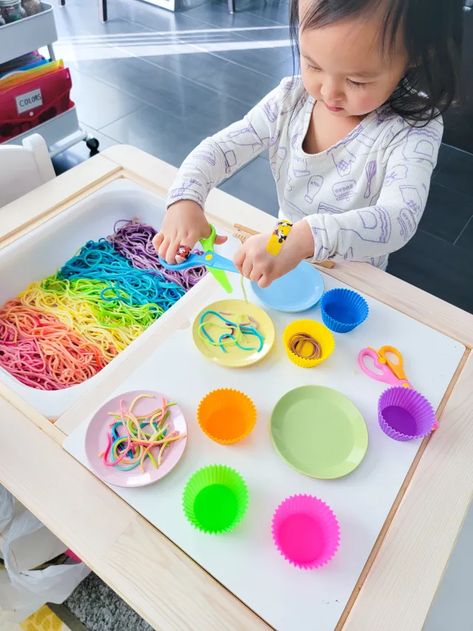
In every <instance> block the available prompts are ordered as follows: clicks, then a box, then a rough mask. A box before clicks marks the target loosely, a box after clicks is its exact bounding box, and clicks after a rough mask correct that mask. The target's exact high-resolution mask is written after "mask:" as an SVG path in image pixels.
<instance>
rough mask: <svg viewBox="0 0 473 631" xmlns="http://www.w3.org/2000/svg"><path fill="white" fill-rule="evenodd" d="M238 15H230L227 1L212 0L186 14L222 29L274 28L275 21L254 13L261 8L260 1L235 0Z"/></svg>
mask: <svg viewBox="0 0 473 631" xmlns="http://www.w3.org/2000/svg"><path fill="white" fill-rule="evenodd" d="M235 4H236V13H234V14H233V15H231V14H230V13H228V9H227V2H226V1H225V0H210V2H205V3H203V4H201V5H199V6H198V7H196V8H194V9H190V10H189V11H187V12H186V15H187V16H190V17H193V18H197V19H198V20H202V21H204V22H207V23H208V24H213V25H214V26H220V27H227V28H232V27H245V26H250V27H253V26H274V25H275V24H276V22H274V21H273V20H270V19H267V18H263V17H260V16H259V15H257V14H256V13H252V11H253V9H255V8H256V10H258V8H259V7H260V6H261V1H260V0H235Z"/></svg>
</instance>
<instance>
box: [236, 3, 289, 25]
mask: <svg viewBox="0 0 473 631" xmlns="http://www.w3.org/2000/svg"><path fill="white" fill-rule="evenodd" d="M236 3H237V6H238V0H236ZM258 4H259V6H251V5H250V11H251V13H254V14H255V15H258V16H259V17H262V18H265V19H266V20H272V21H273V22H278V23H279V24H289V3H288V2H284V0H264V1H263V2H260V3H258Z"/></svg>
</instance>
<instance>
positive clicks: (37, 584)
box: [0, 487, 90, 609]
mask: <svg viewBox="0 0 473 631" xmlns="http://www.w3.org/2000/svg"><path fill="white" fill-rule="evenodd" d="M0 490H1V492H2V494H1V497H2V499H3V500H4V502H5V503H4V505H3V510H2V505H1V504H0V518H2V521H3V522H4V523H7V522H6V517H7V512H8V510H9V509H8V510H7V508H6V506H7V500H6V498H5V495H4V491H5V489H3V488H2V487H0ZM13 503H14V500H13ZM41 529H44V530H45V531H46V532H48V531H47V530H46V528H45V526H43V524H42V523H41V522H40V521H39V520H38V519H37V518H36V517H35V516H34V515H33V514H32V513H30V512H29V511H27V510H24V511H23V512H20V513H18V514H14V515H13V517H11V513H10V521H9V524H8V525H7V526H5V525H4V527H3V530H0V534H1V537H0V556H1V557H3V559H4V563H5V570H6V573H7V576H8V579H9V583H10V585H11V588H12V589H11V590H8V591H7V590H0V607H1V608H3V609H20V608H25V607H30V606H31V607H40V606H41V605H42V604H44V603H45V602H53V603H62V602H63V601H64V600H65V599H66V598H67V597H68V596H69V595H70V594H71V593H72V592H73V590H74V589H75V588H76V587H77V585H78V584H79V583H80V582H81V581H82V580H83V579H84V578H85V577H86V576H87V574H89V572H90V570H89V568H88V567H86V566H85V565H84V564H83V563H65V564H63V565H50V566H49V567H47V568H45V569H42V570H25V569H24V568H22V567H21V566H20V565H19V564H18V560H17V558H16V555H15V554H14V551H13V547H14V545H15V542H17V541H18V540H19V539H24V538H26V537H28V536H33V535H36V534H37V533H38V531H40V530H41ZM49 534H51V533H49ZM51 536H53V535H52V534H51ZM24 540H25V541H26V539H24Z"/></svg>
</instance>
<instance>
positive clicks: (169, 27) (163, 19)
mask: <svg viewBox="0 0 473 631" xmlns="http://www.w3.org/2000/svg"><path fill="white" fill-rule="evenodd" d="M109 4H110V5H112V7H113V11H114V13H115V15H116V16H117V17H119V18H120V19H125V20H129V21H130V22H133V23H135V24H140V25H142V26H144V27H146V28H147V29H152V30H157V31H164V32H170V31H180V30H191V29H195V28H202V27H205V25H206V22H205V21H202V20H199V19H197V18H194V17H192V16H191V15H190V14H189V13H188V11H175V12H172V11H166V9H160V8H159V7H155V6H153V5H152V4H149V3H147V2H141V0H114V2H113V3H111V2H109Z"/></svg>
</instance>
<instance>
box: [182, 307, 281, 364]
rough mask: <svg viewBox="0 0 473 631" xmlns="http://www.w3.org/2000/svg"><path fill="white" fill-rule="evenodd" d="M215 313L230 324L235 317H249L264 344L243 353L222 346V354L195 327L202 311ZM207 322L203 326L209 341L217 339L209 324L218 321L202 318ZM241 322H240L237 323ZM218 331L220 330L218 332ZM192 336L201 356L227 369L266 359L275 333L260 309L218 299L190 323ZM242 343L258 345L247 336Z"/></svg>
mask: <svg viewBox="0 0 473 631" xmlns="http://www.w3.org/2000/svg"><path fill="white" fill-rule="evenodd" d="M208 310H211V311H219V312H223V313H225V315H226V316H227V317H228V319H229V320H232V318H233V321H235V320H234V318H235V316H236V317H238V316H240V317H241V316H249V317H251V318H253V319H254V320H256V322H258V331H259V332H260V333H261V334H262V335H263V336H264V344H263V348H262V349H261V350H260V351H259V352H258V351H256V350H255V351H244V350H242V349H240V348H238V346H236V345H228V346H225V349H226V351H227V352H226V353H225V352H224V351H222V349H221V348H220V347H219V346H212V344H210V343H209V342H208V341H206V340H205V338H204V337H203V336H202V335H201V334H200V333H199V324H200V318H201V316H202V314H203V313H204V312H205V311H208ZM206 320H209V322H210V324H209V326H207V327H206V329H207V331H208V332H209V334H210V335H211V336H212V338H213V339H217V340H218V337H219V330H218V329H217V327H216V326H215V325H214V326H212V324H211V323H212V322H216V321H218V319H216V318H210V317H209V318H208V319H207V318H206ZM240 321H241V320H240ZM220 332H221V331H220ZM192 336H193V338H194V344H195V345H196V346H197V348H198V349H199V351H200V352H201V353H202V355H205V357H208V358H209V359H212V360H213V361H215V362H217V364H220V365H221V366H227V367H230V368H240V367H243V366H250V365H251V364H255V363H256V362H259V361H261V360H262V359H263V357H266V355H267V354H268V353H269V351H270V350H271V348H272V347H273V344H274V338H275V332H274V325H273V323H272V321H271V318H270V317H269V315H268V314H267V313H266V311H263V309H261V308H260V307H257V306H256V305H253V304H251V303H249V302H245V301H244V300H219V301H217V302H213V303H212V304H211V305H208V306H207V307H205V309H202V311H200V312H199V313H198V315H197V317H196V318H195V320H194V324H193V326H192ZM246 341H247V343H248V345H249V346H256V344H257V343H258V339H257V338H256V337H254V336H248V337H247V338H246Z"/></svg>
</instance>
